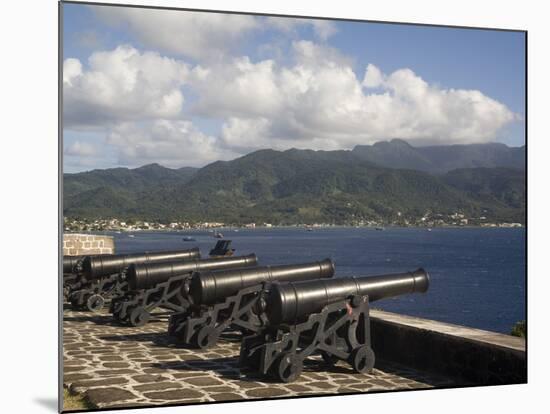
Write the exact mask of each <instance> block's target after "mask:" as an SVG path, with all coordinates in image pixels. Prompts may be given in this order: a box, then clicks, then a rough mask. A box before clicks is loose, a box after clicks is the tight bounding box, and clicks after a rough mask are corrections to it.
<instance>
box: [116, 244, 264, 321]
mask: <svg viewBox="0 0 550 414" xmlns="http://www.w3.org/2000/svg"><path fill="white" fill-rule="evenodd" d="M257 263H258V258H257V257H256V255H255V254H250V255H248V256H232V257H219V258H210V259H201V260H193V261H189V262H167V263H144V264H136V265H131V266H130V267H129V268H128V270H127V271H126V273H125V278H126V281H127V283H128V289H129V291H128V292H127V293H126V294H125V295H124V296H121V297H118V298H116V299H113V300H112V301H111V313H112V314H113V317H114V318H115V319H117V320H118V321H119V322H121V323H123V324H125V325H131V326H142V325H145V324H146V323H147V322H148V321H149V319H150V317H151V311H152V310H153V309H155V308H162V309H164V310H167V311H169V312H183V311H185V310H186V309H187V308H188V307H189V305H190V298H189V294H188V293H189V286H188V284H187V282H188V281H189V279H190V277H191V274H192V273H193V272H197V271H205V270H216V269H234V268H245V267H251V266H256V265H257Z"/></svg>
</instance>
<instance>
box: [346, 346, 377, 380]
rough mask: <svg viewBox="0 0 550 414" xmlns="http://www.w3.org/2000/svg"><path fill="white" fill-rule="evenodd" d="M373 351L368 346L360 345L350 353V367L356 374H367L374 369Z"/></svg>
mask: <svg viewBox="0 0 550 414" xmlns="http://www.w3.org/2000/svg"><path fill="white" fill-rule="evenodd" d="M374 362H375V357H374V351H373V350H372V348H371V347H370V346H368V345H361V346H359V347H357V348H355V349H354V350H353V351H352V353H351V366H352V367H353V369H354V370H355V371H356V372H359V373H361V374H367V373H370V372H372V369H373V368H374Z"/></svg>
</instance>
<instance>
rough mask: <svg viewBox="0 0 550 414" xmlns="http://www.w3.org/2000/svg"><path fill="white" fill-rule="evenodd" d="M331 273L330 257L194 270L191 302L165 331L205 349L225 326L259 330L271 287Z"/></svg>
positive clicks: (189, 343)
mask: <svg viewBox="0 0 550 414" xmlns="http://www.w3.org/2000/svg"><path fill="white" fill-rule="evenodd" d="M333 275H334V263H333V262H332V260H330V259H325V260H323V261H319V262H312V263H304V264H290V265H279V266H263V267H257V268H252V269H235V270H225V271H208V272H198V273H195V274H193V276H192V277H191V281H190V283H189V295H190V297H191V305H190V306H189V308H188V309H187V310H186V311H185V312H180V313H175V314H173V315H171V316H170V319H169V322H168V334H169V335H171V336H172V337H174V338H176V339H177V341H178V342H179V343H180V344H181V345H184V346H189V347H193V348H201V349H206V348H208V347H211V346H213V345H214V344H215V343H216V342H217V341H218V338H219V337H220V335H221V333H222V332H223V331H225V330H226V329H228V328H233V329H236V330H240V331H241V332H242V333H246V334H248V333H251V332H258V331H259V330H260V328H261V327H262V326H264V324H265V322H266V319H265V317H264V315H263V310H264V304H265V303H264V297H265V295H266V294H267V292H269V290H270V288H271V286H273V285H274V284H275V283H279V282H289V281H303V280H311V279H322V278H330V277H332V276H333Z"/></svg>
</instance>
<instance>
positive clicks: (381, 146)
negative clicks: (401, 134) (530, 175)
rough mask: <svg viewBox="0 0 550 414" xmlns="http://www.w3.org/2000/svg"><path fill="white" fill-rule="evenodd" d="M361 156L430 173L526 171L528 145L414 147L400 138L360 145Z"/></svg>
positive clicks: (493, 144)
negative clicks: (474, 170) (496, 170)
mask: <svg viewBox="0 0 550 414" xmlns="http://www.w3.org/2000/svg"><path fill="white" fill-rule="evenodd" d="M352 152H353V153H354V154H355V155H357V156H358V157H360V158H362V159H364V160H367V161H371V162H373V163H376V164H378V165H380V166H381V167H387V168H407V169H412V170H418V171H426V172H430V173H436V174H441V173H446V172H449V171H451V170H455V169H457V168H494V167H504V168H517V169H522V170H524V169H525V146H522V147H508V146H507V145H505V144H500V143H488V144H467V145H437V146H427V147H413V146H412V145H410V144H409V143H407V142H406V141H404V140H401V139H393V140H391V141H383V142H377V143H376V144H374V145H357V146H356V147H355V148H354V149H353V151H352Z"/></svg>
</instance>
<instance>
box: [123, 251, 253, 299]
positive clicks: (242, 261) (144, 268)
mask: <svg viewBox="0 0 550 414" xmlns="http://www.w3.org/2000/svg"><path fill="white" fill-rule="evenodd" d="M257 263H258V258H257V257H256V255H255V254H250V255H248V256H231V257H222V258H210V259H200V260H192V261H185V262H182V261H179V262H163V263H142V264H132V265H130V267H128V270H127V271H126V280H127V281H128V285H129V286H130V289H132V290H139V289H149V288H151V287H153V286H155V285H156V284H158V283H162V282H166V281H167V280H168V279H170V278H171V277H172V276H177V275H181V274H184V273H192V272H198V271H203V270H215V269H232V268H237V267H249V266H255V265H256V264H257Z"/></svg>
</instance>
